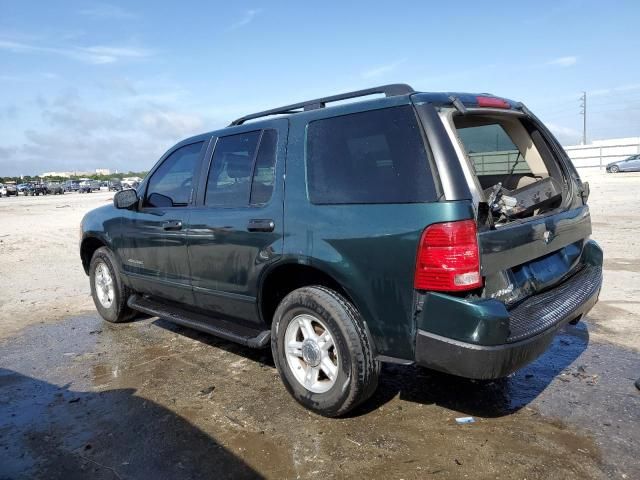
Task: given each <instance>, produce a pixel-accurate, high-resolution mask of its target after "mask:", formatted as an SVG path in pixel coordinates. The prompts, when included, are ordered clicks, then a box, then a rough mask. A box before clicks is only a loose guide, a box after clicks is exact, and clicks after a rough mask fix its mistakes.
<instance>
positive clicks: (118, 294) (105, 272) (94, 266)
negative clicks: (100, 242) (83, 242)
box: [89, 247, 135, 323]
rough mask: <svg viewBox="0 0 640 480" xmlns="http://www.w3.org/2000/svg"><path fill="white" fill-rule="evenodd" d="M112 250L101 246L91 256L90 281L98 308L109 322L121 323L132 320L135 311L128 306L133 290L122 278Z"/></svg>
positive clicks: (94, 301)
mask: <svg viewBox="0 0 640 480" xmlns="http://www.w3.org/2000/svg"><path fill="white" fill-rule="evenodd" d="M115 265H116V261H115V258H114V256H113V253H112V252H111V250H109V249H108V248H106V247H102V248H99V249H97V250H96V251H95V253H94V254H93V257H92V258H91V264H90V266H89V281H90V283H91V296H92V297H93V303H94V304H95V305H96V309H97V310H98V313H99V314H100V316H101V317H102V318H104V319H105V320H106V321H107V322H112V323H121V322H126V321H128V320H131V319H132V318H133V317H134V316H135V312H134V311H133V310H131V309H130V308H129V307H128V306H127V300H128V299H129V296H130V295H131V293H132V292H131V291H130V290H129V288H127V287H126V286H125V285H124V284H123V283H122V280H121V279H120V276H119V274H118V270H117V269H116V267H115Z"/></svg>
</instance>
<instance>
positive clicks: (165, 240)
mask: <svg viewBox="0 0 640 480" xmlns="http://www.w3.org/2000/svg"><path fill="white" fill-rule="evenodd" d="M205 143H206V142H204V141H199V142H195V143H191V144H188V145H183V146H180V147H178V148H176V149H174V150H173V151H171V152H169V153H168V154H167V155H166V156H165V158H164V160H162V161H161V162H160V163H159V164H158V166H157V167H156V168H155V169H154V170H153V171H152V172H151V174H150V176H149V178H148V181H146V182H145V184H144V185H143V186H142V188H141V189H140V192H139V193H140V195H141V196H142V199H141V202H140V207H139V208H138V210H135V211H130V212H129V213H128V214H127V216H126V218H125V219H124V220H123V230H122V237H123V238H122V246H123V248H122V252H121V255H120V256H121V259H122V264H123V271H124V273H125V274H126V275H128V277H129V280H130V283H131V285H132V287H133V288H134V289H135V290H136V291H138V292H141V293H148V294H151V295H154V296H157V297H159V298H162V299H166V300H171V301H175V302H180V303H186V304H190V303H193V294H192V291H191V280H190V271H189V260H188V256H187V233H186V232H187V227H188V225H189V217H190V210H191V208H190V207H191V205H192V204H193V199H194V198H195V186H196V182H197V180H198V173H199V170H200V162H201V157H202V152H203V151H204V150H205V149H206V146H205Z"/></svg>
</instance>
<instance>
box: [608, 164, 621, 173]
mask: <svg viewBox="0 0 640 480" xmlns="http://www.w3.org/2000/svg"><path fill="white" fill-rule="evenodd" d="M609 171H611V173H618V172H619V171H620V167H618V166H617V165H614V166H612V167H611V168H610V169H609Z"/></svg>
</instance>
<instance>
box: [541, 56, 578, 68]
mask: <svg viewBox="0 0 640 480" xmlns="http://www.w3.org/2000/svg"><path fill="white" fill-rule="evenodd" d="M576 63H578V57H575V56H568V57H558V58H554V59H553V60H550V61H549V62H547V65H555V66H558V67H572V66H574V65H575V64H576Z"/></svg>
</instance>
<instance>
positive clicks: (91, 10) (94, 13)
mask: <svg viewBox="0 0 640 480" xmlns="http://www.w3.org/2000/svg"><path fill="white" fill-rule="evenodd" d="M78 13H79V14H80V15H85V16H87V17H94V18H101V19H104V18H113V19H118V20H124V19H127V18H135V17H136V16H137V15H135V14H133V13H131V12H130V11H128V10H125V9H124V8H122V7H120V6H118V5H111V4H109V3H96V4H93V5H92V6H89V7H87V8H83V9H82V10H80V11H78Z"/></svg>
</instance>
